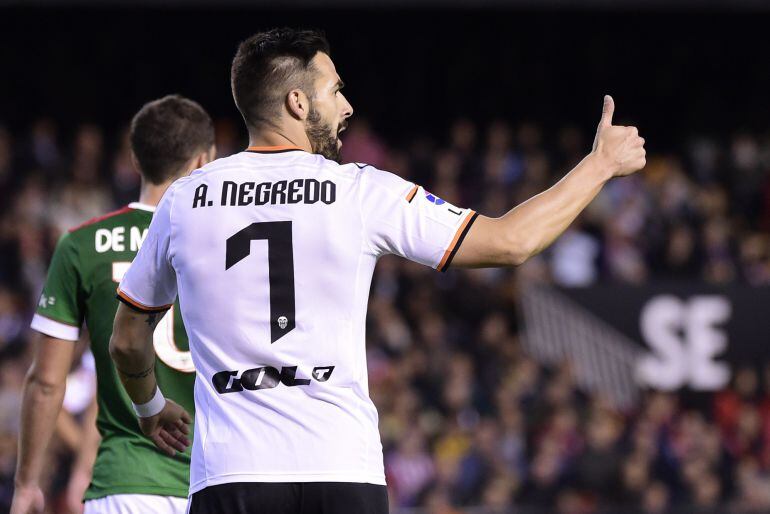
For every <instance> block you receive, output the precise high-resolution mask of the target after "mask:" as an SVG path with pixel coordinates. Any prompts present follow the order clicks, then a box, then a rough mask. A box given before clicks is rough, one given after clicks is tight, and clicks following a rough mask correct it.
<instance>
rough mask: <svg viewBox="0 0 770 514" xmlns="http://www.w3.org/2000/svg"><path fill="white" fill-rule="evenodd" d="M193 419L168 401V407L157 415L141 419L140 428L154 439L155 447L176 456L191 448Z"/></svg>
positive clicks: (175, 404) (179, 407)
mask: <svg viewBox="0 0 770 514" xmlns="http://www.w3.org/2000/svg"><path fill="white" fill-rule="evenodd" d="M190 423H192V418H191V417H190V415H189V414H188V413H187V411H186V410H184V409H183V408H182V407H181V406H180V405H178V404H177V403H175V402H172V401H171V400H169V399H166V406H165V407H163V410H162V411H160V412H159V413H157V414H156V415H154V416H152V417H149V418H139V426H140V427H141V429H142V432H143V433H144V435H146V436H147V437H149V438H150V439H152V441H153V442H154V443H155V446H157V447H158V448H160V449H161V450H163V451H164V452H166V453H167V454H168V455H170V456H172V457H173V456H174V454H175V453H176V452H177V451H180V452H183V451H184V450H185V448H187V447H188V446H190V440H189V439H188V438H187V435H188V434H189V433H190V427H188V426H187V425H189V424H190Z"/></svg>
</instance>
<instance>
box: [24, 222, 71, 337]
mask: <svg viewBox="0 0 770 514" xmlns="http://www.w3.org/2000/svg"><path fill="white" fill-rule="evenodd" d="M81 279H82V277H81V274H80V269H79V266H78V252H77V247H76V245H75V242H74V240H73V236H72V234H70V233H67V234H64V235H63V236H62V237H61V239H59V242H58V243H57V244H56V249H55V250H54V253H53V258H52V259H51V265H50V267H49V268H48V276H47V277H46V280H45V286H43V292H42V294H41V295H40V299H39V301H38V303H37V309H36V310H35V315H34V316H33V318H32V323H31V327H32V329H34V330H36V331H38V332H40V333H42V334H45V335H47V336H51V337H55V338H57V339H65V340H68V341H77V340H78V339H79V337H80V327H81V326H82V325H83V315H84V306H83V301H82V294H81V292H82V286H81V284H82V280H81Z"/></svg>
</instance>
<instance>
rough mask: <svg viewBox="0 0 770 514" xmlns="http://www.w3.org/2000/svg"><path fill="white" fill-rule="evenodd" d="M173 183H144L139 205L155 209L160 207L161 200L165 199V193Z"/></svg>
mask: <svg viewBox="0 0 770 514" xmlns="http://www.w3.org/2000/svg"><path fill="white" fill-rule="evenodd" d="M170 185H171V182H164V183H163V184H157V185H156V184H149V183H147V182H143V183H142V190H141V192H140V193H139V203H143V204H144V205H151V206H153V207H155V206H157V205H158V202H160V199H161V198H162V197H163V193H165V192H166V189H168V186H170Z"/></svg>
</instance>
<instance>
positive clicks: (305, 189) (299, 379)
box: [171, 151, 383, 491]
mask: <svg viewBox="0 0 770 514" xmlns="http://www.w3.org/2000/svg"><path fill="white" fill-rule="evenodd" d="M349 168H351V167H350V166H349V167H339V166H337V165H336V164H333V163H328V161H326V160H325V159H324V158H323V157H320V156H317V155H311V154H308V153H305V152H300V151H289V152H281V153H269V154H266V153H250V152H245V153H241V154H238V155H235V156H233V157H230V158H228V159H224V160H220V161H217V162H215V163H214V164H212V165H211V166H210V167H206V168H204V169H203V170H201V171H198V172H195V173H193V174H192V175H191V176H190V177H189V179H185V180H184V181H182V183H177V185H175V190H174V205H173V207H172V209H173V210H172V238H173V242H172V248H171V259H172V263H173V265H174V269H175V270H176V273H177V277H178V284H179V297H180V298H181V300H182V302H183V304H182V305H183V314H184V317H185V320H186V321H187V323H188V324H189V326H190V327H191V329H190V334H191V344H192V346H193V348H194V352H195V356H196V359H197V360H196V362H197V364H198V365H199V366H200V369H199V374H200V379H199V380H198V382H197V384H196V387H197V390H196V395H198V398H201V397H205V398H206V400H205V401H204V402H202V403H201V408H203V409H205V412H201V413H200V418H199V419H203V417H204V416H205V417H206V418H207V421H206V422H205V426H201V427H200V428H199V434H198V435H199V438H197V439H196V443H195V444H196V448H195V450H194V454H195V459H196V462H195V463H194V469H193V472H192V478H191V490H192V491H195V490H196V489H197V488H199V487H201V486H205V485H211V484H212V483H216V481H214V482H212V481H211V480H209V481H208V482H206V481H205V477H206V476H207V475H212V474H213V475H217V474H220V473H222V474H225V473H227V474H233V473H235V474H238V473H244V474H245V475H248V476H246V477H243V478H242V480H243V481H249V480H266V481H279V480H284V481H285V480H291V481H351V480H359V481H373V482H377V483H381V482H383V473H382V469H381V468H382V450H381V447H380V444H379V436H378V433H377V414H376V410H375V409H374V407H373V406H372V404H371V402H370V401H369V399H368V394H367V392H366V368H365V355H364V352H365V348H364V318H365V312H366V301H367V298H368V292H369V282H370V280H371V274H372V270H373V268H374V263H375V258H374V256H371V257H370V258H367V257H366V256H365V255H363V253H362V222H361V216H360V214H359V209H358V206H359V195H358V191H357V186H358V176H357V175H358V173H357V172H358V171H359V170H358V168H357V167H355V166H352V170H351V169H349ZM353 170H355V171H353ZM308 399H314V400H317V401H308ZM235 448H237V450H236V451H233V450H234V449H235ZM330 456H334V460H336V462H329V461H328V460H329V458H330ZM199 457H202V461H201V462H199V461H198V460H197V459H198V458H199ZM203 468H205V470H206V471H204V469H203ZM255 468H256V469H255ZM302 469H307V470H310V471H311V472H309V473H299V472H298V470H302ZM209 470H210V471H213V473H211V472H210V471H209ZM289 475H296V476H294V478H291V477H290V476H289ZM260 477H261V478H260ZM201 480H204V482H201Z"/></svg>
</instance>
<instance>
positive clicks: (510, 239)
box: [452, 96, 646, 267]
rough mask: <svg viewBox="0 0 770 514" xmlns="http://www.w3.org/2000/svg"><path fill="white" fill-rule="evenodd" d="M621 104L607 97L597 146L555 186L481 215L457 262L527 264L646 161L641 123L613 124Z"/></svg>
mask: <svg viewBox="0 0 770 514" xmlns="http://www.w3.org/2000/svg"><path fill="white" fill-rule="evenodd" d="M614 111H615V103H614V102H613V100H612V97H610V96H605V97H604V108H603V112H602V117H601V121H600V122H599V126H598V128H597V130H596V138H595V139H594V145H593V150H592V151H591V153H590V154H588V156H586V157H585V159H583V160H582V161H581V162H580V164H578V165H577V166H576V167H575V168H574V169H573V170H572V171H570V172H569V173H568V174H567V175H566V176H565V177H564V178H562V179H561V180H560V181H559V182H558V183H556V184H555V185H554V186H552V187H551V188H550V189H547V190H546V191H543V192H542V193H540V194H539V195H537V196H534V197H532V198H530V199H529V200H527V201H526V202H524V203H522V204H521V205H519V206H517V207H516V208H514V209H513V210H511V211H509V212H508V213H507V214H505V215H504V216H502V217H500V218H488V217H485V216H479V217H478V219H476V221H475V223H474V224H473V226H472V227H471V228H470V230H469V231H468V234H467V235H466V237H465V240H464V241H463V244H462V245H461V246H460V248H459V249H458V251H457V254H456V255H455V257H454V260H453V261H452V265H453V266H455V267H457V266H460V267H485V266H506V265H516V264H521V263H523V262H524V261H526V260H527V259H528V258H530V257H532V256H533V255H536V254H537V253H539V252H540V251H542V250H544V249H545V248H547V247H548V246H549V245H550V244H551V243H552V242H553V241H554V240H555V239H556V238H557V237H559V235H560V234H561V233H562V232H564V230H565V229H566V228H567V227H568V226H569V225H570V224H571V223H572V222H573V221H574V220H575V218H576V217H577V216H578V215H579V214H580V213H581V212H582V211H583V209H585V207H586V206H587V205H588V204H589V203H590V202H591V200H593V199H594V197H595V196H596V195H597V194H598V193H599V191H601V189H602V187H603V186H604V184H605V183H606V182H607V181H608V180H609V179H611V178H612V177H620V176H624V175H629V174H631V173H634V172H635V171H638V170H640V169H642V168H643V167H644V165H645V163H646V161H645V150H644V139H643V138H641V137H639V133H638V131H637V129H636V127H621V126H614V125H612V115H613V112H614Z"/></svg>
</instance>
